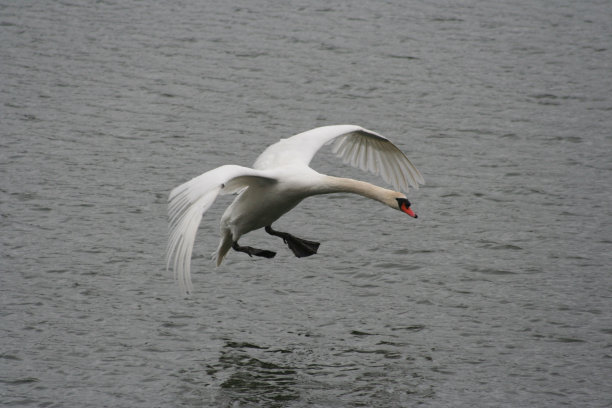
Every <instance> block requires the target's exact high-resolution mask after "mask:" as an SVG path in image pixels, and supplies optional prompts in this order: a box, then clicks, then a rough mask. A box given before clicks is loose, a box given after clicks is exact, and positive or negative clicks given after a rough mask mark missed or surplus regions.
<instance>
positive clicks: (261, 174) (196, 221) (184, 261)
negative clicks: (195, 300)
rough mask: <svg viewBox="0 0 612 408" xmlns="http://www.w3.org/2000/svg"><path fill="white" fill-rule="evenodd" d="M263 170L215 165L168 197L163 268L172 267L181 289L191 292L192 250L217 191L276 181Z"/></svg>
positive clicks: (221, 191) (234, 189)
mask: <svg viewBox="0 0 612 408" xmlns="http://www.w3.org/2000/svg"><path fill="white" fill-rule="evenodd" d="M275 182H276V179H275V178H273V177H271V176H270V174H266V172H265V171H259V170H253V169H249V168H247V167H242V166H234V165H227V166H221V167H217V168H216V169H213V170H210V171H208V172H206V173H204V174H202V175H200V176H198V177H195V178H193V179H191V180H189V181H188V182H186V183H184V184H181V185H180V186H178V187H176V188H175V189H174V190H172V192H171V193H170V196H169V198H168V201H169V204H168V216H169V218H170V238H169V240H168V247H167V249H166V268H168V269H169V268H170V265H171V264H172V268H173V270H174V277H175V279H177V280H178V281H179V285H180V287H181V289H182V290H183V291H185V292H191V272H190V264H191V252H192V250H193V243H194V241H195V236H196V233H197V231H198V226H199V225H200V221H201V220H202V215H203V214H204V213H205V212H206V211H207V210H208V209H209V208H210V206H211V205H212V203H213V202H214V201H215V198H217V195H219V194H230V193H235V192H239V191H241V190H243V189H244V188H248V186H249V185H251V184H252V183H275Z"/></svg>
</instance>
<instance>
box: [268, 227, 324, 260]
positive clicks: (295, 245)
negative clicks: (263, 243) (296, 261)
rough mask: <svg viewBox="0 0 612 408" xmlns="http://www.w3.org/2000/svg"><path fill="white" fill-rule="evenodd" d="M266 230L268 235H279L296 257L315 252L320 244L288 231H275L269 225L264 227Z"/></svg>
mask: <svg viewBox="0 0 612 408" xmlns="http://www.w3.org/2000/svg"><path fill="white" fill-rule="evenodd" d="M266 232H267V233H268V234H270V235H274V236H277V237H281V238H282V239H283V241H284V242H285V244H287V246H288V247H289V249H290V250H291V251H292V252H293V254H294V255H295V256H297V257H298V258H304V257H306V256H311V255H314V254H316V253H317V250H318V249H319V245H321V244H320V243H318V242H315V241H309V240H307V239H302V238H298V237H296V236H294V235H291V234H289V233H288V232H280V231H276V230H274V229H272V226H270V225H268V226H267V227H266Z"/></svg>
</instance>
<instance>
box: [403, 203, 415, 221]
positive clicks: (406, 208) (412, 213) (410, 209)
mask: <svg viewBox="0 0 612 408" xmlns="http://www.w3.org/2000/svg"><path fill="white" fill-rule="evenodd" d="M401 210H402V211H403V212H405V213H406V214H408V215H409V216H411V217H412V218H419V216H418V215H416V214H415V213H414V211H412V208H410V207H409V206H407V205H406V204H404V203H402V206H401Z"/></svg>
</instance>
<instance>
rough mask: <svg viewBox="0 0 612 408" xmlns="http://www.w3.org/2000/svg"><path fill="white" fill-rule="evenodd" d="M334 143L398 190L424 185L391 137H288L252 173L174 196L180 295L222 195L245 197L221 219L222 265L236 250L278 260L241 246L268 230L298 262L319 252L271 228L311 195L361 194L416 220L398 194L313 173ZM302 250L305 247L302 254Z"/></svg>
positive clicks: (208, 176) (226, 173) (172, 253)
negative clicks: (207, 218)
mask: <svg viewBox="0 0 612 408" xmlns="http://www.w3.org/2000/svg"><path fill="white" fill-rule="evenodd" d="M331 142H335V144H334V146H333V151H334V153H336V154H337V155H338V157H340V158H341V159H342V161H343V162H344V163H348V164H350V165H352V166H355V167H359V168H361V169H363V170H367V171H370V172H372V173H374V174H377V175H380V176H381V177H382V178H383V180H385V181H386V182H387V183H389V184H391V185H393V186H394V187H395V188H396V189H397V190H403V191H408V189H409V187H414V188H418V186H419V184H424V180H423V176H422V175H421V173H420V172H419V171H418V170H417V168H416V167H415V166H414V165H413V164H412V163H411V162H410V160H408V158H407V157H406V156H405V155H404V154H403V153H402V152H401V150H399V149H398V148H397V147H396V146H395V145H394V144H393V143H391V142H390V141H389V140H388V139H386V138H385V137H383V136H381V135H379V134H377V133H375V132H372V131H370V130H366V129H364V128H362V127H359V126H354V125H337V126H324V127H319V128H316V129H312V130H309V131H306V132H303V133H300V134H297V135H295V136H292V137H290V138H287V139H281V140H280V141H279V142H277V143H275V144H273V145H271V146H269V147H268V148H267V149H266V150H265V151H264V152H263V153H262V154H261V155H260V156H259V157H258V158H257V160H256V161H255V164H254V165H253V168H248V167H242V166H237V165H225V166H221V167H217V168H216V169H213V170H210V171H208V172H206V173H204V174H202V175H200V176H198V177H195V178H193V179H191V180H190V181H188V182H186V183H184V184H182V185H180V186H178V187H176V188H175V189H174V190H172V192H171V193H170V197H169V210H168V215H169V218H170V238H169V241H168V248H167V267H168V268H170V267H172V268H173V270H174V276H175V278H176V279H177V280H178V282H179V285H180V287H181V289H182V290H183V291H186V292H191V290H192V285H191V273H190V261H191V253H192V250H193V245H194V241H195V236H196V233H197V230H198V226H199V224H200V221H201V219H202V215H203V214H204V213H205V212H206V211H207V210H208V209H209V208H210V206H211V205H212V203H213V202H214V201H215V198H216V197H217V195H219V194H231V193H238V197H236V199H235V200H234V201H233V202H232V204H230V206H229V207H228V208H227V210H226V211H225V213H224V214H223V216H222V217H221V241H220V243H219V247H218V248H217V251H216V253H215V255H214V258H215V260H216V263H217V265H219V264H221V262H222V261H223V258H224V257H225V255H226V254H227V252H228V251H229V249H230V248H232V247H234V249H236V250H238V251H241V252H247V253H248V254H249V255H256V256H265V257H272V256H274V253H273V252H271V251H264V250H259V249H256V248H251V247H240V246H239V245H238V239H239V238H240V237H241V236H242V235H244V234H246V233H248V232H250V231H253V230H255V229H258V228H262V227H268V228H269V230H268V228H266V231H268V232H269V233H270V234H273V235H277V236H280V237H282V238H283V240H285V242H287V243H288V245H289V246H290V248H291V249H292V250H293V252H294V253H295V254H296V256H298V257H302V256H309V255H312V254H314V253H316V250H317V248H318V245H319V244H318V243H316V242H311V241H306V240H301V239H299V238H296V237H293V236H292V235H290V234H287V233H279V232H277V231H274V230H272V229H271V227H270V226H271V224H272V223H273V222H274V221H276V220H277V219H278V218H280V217H281V216H282V215H283V214H285V213H286V212H288V211H290V210H291V209H292V208H294V207H295V206H296V205H297V204H299V202H300V201H302V200H303V199H304V198H306V197H309V196H312V195H317V194H328V193H334V192H350V193H355V194H359V195H362V196H365V197H368V198H372V199H375V200H377V201H380V202H382V203H384V204H387V205H388V206H390V207H392V208H395V209H398V210H401V211H404V212H406V213H408V214H410V215H412V216H414V217H416V215H415V214H414V213H413V212H412V210H410V203H409V202H408V200H407V199H406V196H405V195H404V194H402V193H400V192H398V191H392V190H387V189H384V188H381V187H377V186H374V185H372V184H369V183H366V182H363V181H358V180H352V179H346V178H338V177H332V176H326V175H323V174H320V173H317V172H316V171H314V170H313V169H311V168H310V167H309V163H310V161H311V160H312V158H313V157H314V155H315V154H316V152H317V151H318V150H319V149H320V148H321V147H322V146H324V145H325V144H328V143H331ZM292 244H293V245H292ZM295 245H297V246H299V247H300V248H301V249H300V248H298V249H295V248H294V246H295ZM303 245H305V246H303Z"/></svg>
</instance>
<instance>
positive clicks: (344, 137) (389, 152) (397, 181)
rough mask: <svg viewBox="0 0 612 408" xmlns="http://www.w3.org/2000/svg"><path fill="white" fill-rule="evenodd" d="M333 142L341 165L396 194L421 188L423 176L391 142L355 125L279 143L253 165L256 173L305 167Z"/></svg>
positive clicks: (310, 132) (325, 128)
mask: <svg viewBox="0 0 612 408" xmlns="http://www.w3.org/2000/svg"><path fill="white" fill-rule="evenodd" d="M335 139H337V140H336V143H335V145H334V147H333V152H334V153H336V155H337V156H338V157H340V158H341V159H342V161H343V162H344V163H347V164H350V165H352V166H354V167H358V168H360V169H362V170H365V171H370V172H372V173H374V174H376V175H380V176H381V177H382V178H383V180H385V181H386V182H387V183H389V184H391V185H393V186H394V187H395V188H396V189H397V190H401V191H408V190H409V187H410V186H412V187H414V188H419V184H424V183H425V181H424V179H423V176H422V175H421V173H420V172H419V170H417V168H416V167H415V166H414V165H413V164H412V163H411V162H410V160H408V158H407V157H406V155H404V153H402V151H401V150H400V149H398V148H397V147H396V146H395V145H394V144H393V143H391V141H389V140H388V139H387V138H385V137H384V136H381V135H379V134H378V133H375V132H372V131H371V130H367V129H364V128H362V127H359V126H354V125H336V126H323V127H319V128H316V129H312V130H308V131H306V132H303V133H300V134H297V135H295V136H292V137H290V138H288V139H281V140H280V141H279V142H278V143H275V144H273V145H271V146H269V147H268V148H267V149H266V150H265V151H264V152H263V153H262V154H261V155H260V156H259V157H258V158H257V160H256V161H255V164H254V165H253V167H254V168H256V169H271V168H274V167H278V166H282V165H288V164H296V163H302V164H304V165H308V164H309V163H310V161H311V160H312V158H313V157H314V155H315V154H316V153H317V151H319V149H320V148H321V147H323V146H324V145H325V144H327V143H330V142H332V141H334V140H335Z"/></svg>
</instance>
